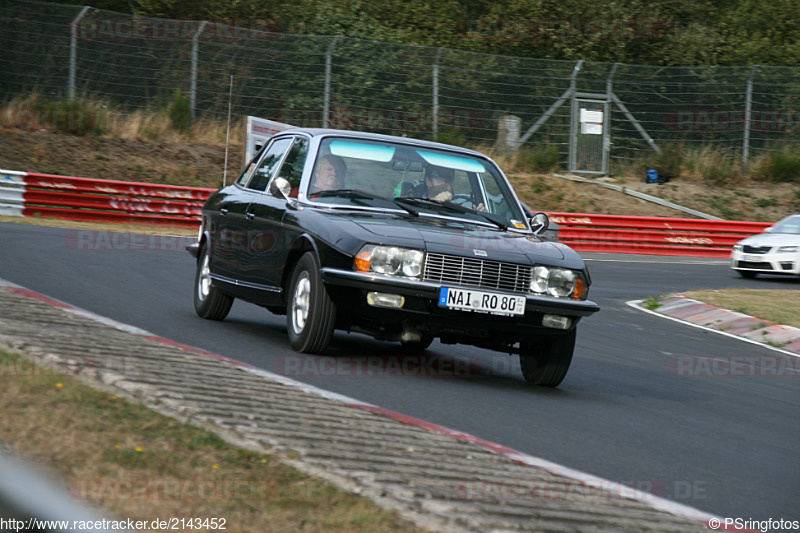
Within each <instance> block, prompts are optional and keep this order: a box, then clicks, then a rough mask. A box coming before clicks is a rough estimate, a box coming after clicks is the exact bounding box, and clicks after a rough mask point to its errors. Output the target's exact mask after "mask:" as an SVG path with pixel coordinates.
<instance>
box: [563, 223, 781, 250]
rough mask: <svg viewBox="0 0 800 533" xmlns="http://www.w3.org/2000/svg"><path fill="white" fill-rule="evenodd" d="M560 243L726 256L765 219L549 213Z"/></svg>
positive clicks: (585, 247) (762, 225)
mask: <svg viewBox="0 0 800 533" xmlns="http://www.w3.org/2000/svg"><path fill="white" fill-rule="evenodd" d="M548 214H549V216H550V218H551V220H553V221H554V222H556V223H557V224H558V225H559V232H558V237H559V240H560V241H561V242H563V243H564V244H567V245H569V246H570V247H572V248H574V249H575V250H577V251H580V252H611V253H625V254H651V255H679V256H698V257H729V256H730V254H731V248H733V245H734V244H736V243H737V242H739V241H740V240H742V239H744V238H745V237H749V236H750V235H755V234H757V233H761V232H763V231H764V228H767V227H769V226H770V225H771V224H770V223H768V222H738V221H728V220H695V219H691V218H664V217H634V216H617V215H589V214H576V213H548Z"/></svg>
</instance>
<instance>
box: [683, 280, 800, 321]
mask: <svg viewBox="0 0 800 533" xmlns="http://www.w3.org/2000/svg"><path fill="white" fill-rule="evenodd" d="M683 295H684V296H686V297H687V298H692V299H694V300H699V301H701V302H705V303H707V304H711V305H716V306H717V307H722V308H725V309H730V310H732V311H737V312H739V313H744V314H746V315H750V316H754V317H758V318H760V319H762V320H770V321H772V322H777V323H778V324H784V325H786V326H794V327H796V328H800V291H784V290H769V289H721V290H715V289H714V290H701V291H687V292H684V293H683Z"/></svg>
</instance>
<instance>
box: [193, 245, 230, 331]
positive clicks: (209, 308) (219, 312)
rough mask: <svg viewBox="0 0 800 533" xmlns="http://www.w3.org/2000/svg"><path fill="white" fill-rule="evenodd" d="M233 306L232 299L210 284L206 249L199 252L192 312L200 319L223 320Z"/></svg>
mask: <svg viewBox="0 0 800 533" xmlns="http://www.w3.org/2000/svg"><path fill="white" fill-rule="evenodd" d="M231 305H233V297H232V296H228V295H227V294H224V293H223V292H221V291H220V290H219V289H218V288H216V287H214V286H213V285H212V284H211V270H210V269H209V253H208V248H207V247H206V246H204V247H203V248H202V249H201V250H200V255H199V257H198V259H197V271H196V272H195V274H194V310H195V312H196V313H197V315H198V316H200V317H201V318H206V319H208V320H223V319H224V318H225V317H226V316H228V312H229V311H230V310H231Z"/></svg>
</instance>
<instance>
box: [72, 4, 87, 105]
mask: <svg viewBox="0 0 800 533" xmlns="http://www.w3.org/2000/svg"><path fill="white" fill-rule="evenodd" d="M87 11H89V6H83V9H81V10H80V12H79V13H78V16H77V17H75V19H74V20H73V21H72V23H71V24H70V25H69V80H68V81H67V96H69V97H70V98H75V77H76V76H77V73H78V24H79V23H80V21H81V19H82V18H83V16H84V15H85V14H86V12H87Z"/></svg>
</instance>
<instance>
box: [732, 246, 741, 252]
mask: <svg viewBox="0 0 800 533" xmlns="http://www.w3.org/2000/svg"><path fill="white" fill-rule="evenodd" d="M742 248H743V246H742V245H741V244H734V245H733V251H734V252H741V251H742Z"/></svg>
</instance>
